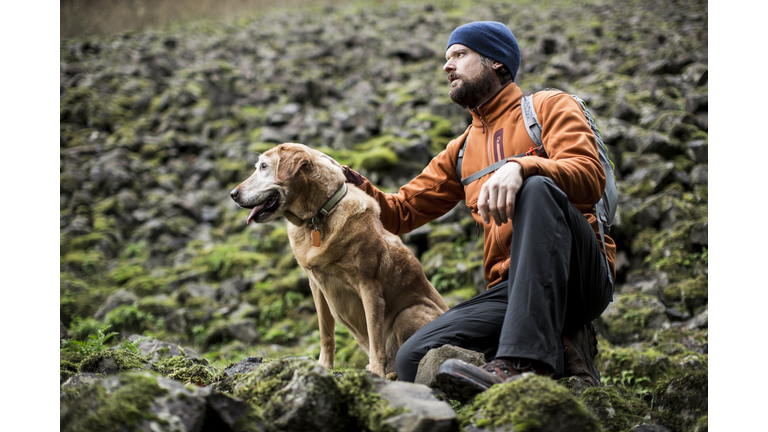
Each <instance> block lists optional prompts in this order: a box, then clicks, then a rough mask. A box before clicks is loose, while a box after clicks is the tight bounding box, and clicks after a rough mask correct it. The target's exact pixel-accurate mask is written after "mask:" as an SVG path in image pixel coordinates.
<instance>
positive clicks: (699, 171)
mask: <svg viewBox="0 0 768 432" xmlns="http://www.w3.org/2000/svg"><path fill="white" fill-rule="evenodd" d="M691 183H692V184H695V185H702V186H707V185H708V184H709V176H708V170H707V165H697V166H695V167H693V169H692V170H691Z"/></svg>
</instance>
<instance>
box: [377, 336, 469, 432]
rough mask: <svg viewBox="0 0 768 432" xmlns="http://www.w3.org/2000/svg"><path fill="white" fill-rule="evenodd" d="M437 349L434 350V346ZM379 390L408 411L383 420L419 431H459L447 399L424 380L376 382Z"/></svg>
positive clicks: (403, 431) (411, 431)
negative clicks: (440, 395)
mask: <svg viewBox="0 0 768 432" xmlns="http://www.w3.org/2000/svg"><path fill="white" fill-rule="evenodd" d="M431 351H434V350H431ZM376 390H377V391H378V393H379V395H381V397H382V398H384V399H386V400H387V401H388V402H389V404H390V405H391V406H392V407H395V408H407V409H408V410H409V411H408V412H406V413H403V414H400V415H397V416H394V417H390V418H388V419H386V420H385V421H384V424H387V425H389V426H391V427H393V428H395V430H397V431H401V432H416V431H419V432H421V431H424V432H426V431H430V432H432V431H434V432H442V431H445V432H448V431H458V430H459V427H458V423H457V420H456V412H454V411H453V408H451V406H450V405H448V404H447V403H446V402H442V401H439V400H437V399H436V398H435V396H434V395H433V394H432V390H431V389H430V388H429V387H427V386H425V385H422V384H415V383H408V382H403V381H396V382H389V383H382V382H380V381H378V382H377V384H376Z"/></svg>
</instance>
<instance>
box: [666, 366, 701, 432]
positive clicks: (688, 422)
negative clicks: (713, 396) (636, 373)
mask: <svg viewBox="0 0 768 432" xmlns="http://www.w3.org/2000/svg"><path fill="white" fill-rule="evenodd" d="M708 389H709V385H708V376H707V373H706V372H694V373H690V374H685V375H683V376H679V377H675V378H672V379H670V380H667V381H663V382H660V383H659V384H658V385H657V386H656V388H655V389H654V391H653V412H652V416H653V418H654V420H656V421H657V422H658V423H659V424H662V425H664V426H666V427H668V428H669V429H670V431H672V432H687V431H691V430H694V428H696V427H697V426H699V423H700V422H701V419H702V417H706V415H707V412H708V409H709V404H708ZM704 429H706V423H704Z"/></svg>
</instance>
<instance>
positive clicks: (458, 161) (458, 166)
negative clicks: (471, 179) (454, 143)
mask: <svg viewBox="0 0 768 432" xmlns="http://www.w3.org/2000/svg"><path fill="white" fill-rule="evenodd" d="M468 139H469V134H467V136H466V137H464V144H462V145H461V149H459V157H458V159H456V175H457V176H458V177H459V180H461V182H462V183H464V179H462V178H461V161H462V159H464V150H465V149H466V148H467V140H468Z"/></svg>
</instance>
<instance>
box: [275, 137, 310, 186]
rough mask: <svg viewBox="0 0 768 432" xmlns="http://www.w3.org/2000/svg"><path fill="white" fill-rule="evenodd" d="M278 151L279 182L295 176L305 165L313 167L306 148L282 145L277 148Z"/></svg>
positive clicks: (277, 177)
mask: <svg viewBox="0 0 768 432" xmlns="http://www.w3.org/2000/svg"><path fill="white" fill-rule="evenodd" d="M277 152H278V153H277V154H278V155H279V156H280V159H279V162H278V163H277V173H276V176H275V179H276V180H277V181H279V182H284V181H286V180H288V179H290V178H291V177H293V176H295V175H296V173H297V172H299V170H300V169H301V168H302V167H304V166H307V167H309V168H310V169H311V168H312V165H313V164H312V160H311V159H310V157H309V152H307V151H306V150H304V149H301V148H296V147H288V146H283V145H281V146H279V147H278V148H277Z"/></svg>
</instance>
